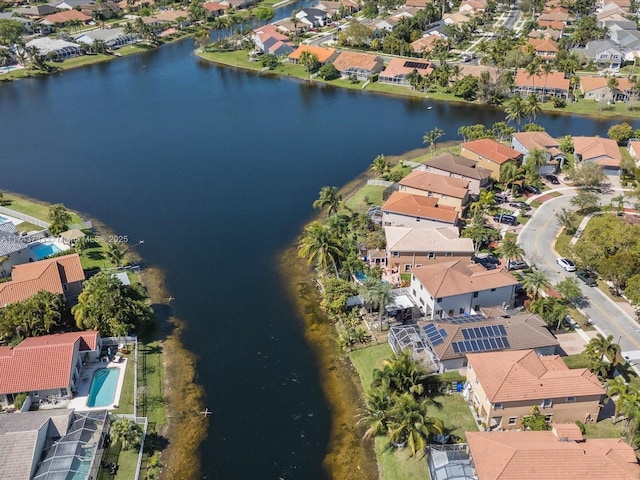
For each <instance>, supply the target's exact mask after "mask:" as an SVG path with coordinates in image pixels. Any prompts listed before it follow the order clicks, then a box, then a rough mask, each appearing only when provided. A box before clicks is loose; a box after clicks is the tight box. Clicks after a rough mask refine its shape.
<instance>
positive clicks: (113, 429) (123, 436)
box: [109, 418, 142, 450]
mask: <svg viewBox="0 0 640 480" xmlns="http://www.w3.org/2000/svg"><path fill="white" fill-rule="evenodd" d="M109 437H110V438H111V441H112V442H114V443H120V446H121V447H122V450H131V449H132V448H137V447H138V446H139V445H140V442H141V441H142V427H140V425H138V424H137V423H136V422H134V421H133V420H129V419H128V418H118V419H116V420H114V421H112V422H111V426H110V428H109Z"/></svg>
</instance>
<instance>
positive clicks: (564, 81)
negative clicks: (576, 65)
mask: <svg viewBox="0 0 640 480" xmlns="http://www.w3.org/2000/svg"><path fill="white" fill-rule="evenodd" d="M515 86H516V87H536V88H540V89H542V88H546V89H557V90H566V91H569V79H568V78H564V73H563V72H551V73H549V74H548V75H546V74H544V73H543V74H540V75H531V74H530V73H529V72H527V71H526V70H525V69H523V68H521V69H518V72H517V73H516V81H515Z"/></svg>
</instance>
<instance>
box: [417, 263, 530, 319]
mask: <svg viewBox="0 0 640 480" xmlns="http://www.w3.org/2000/svg"><path fill="white" fill-rule="evenodd" d="M517 284H518V280H516V278H515V277H514V276H513V275H511V273H509V272H508V271H507V270H506V269H503V268H496V269H494V270H487V269H486V268H485V267H483V266H482V265H481V264H479V263H471V260H470V259H468V260H467V259H465V260H452V261H450V262H442V263H436V264H433V265H424V266H422V267H415V268H413V269H411V293H412V296H413V299H414V300H415V302H416V304H417V305H419V306H420V308H422V309H423V311H424V313H425V315H426V316H427V317H428V318H431V319H436V318H445V317H453V316H458V315H465V314H474V313H477V312H479V311H480V308H481V307H493V306H496V305H498V306H511V305H513V299H514V296H515V288H516V285H517Z"/></svg>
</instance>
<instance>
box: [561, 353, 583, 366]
mask: <svg viewBox="0 0 640 480" xmlns="http://www.w3.org/2000/svg"><path fill="white" fill-rule="evenodd" d="M562 361H563V362H564V363H565V365H566V366H567V367H569V368H587V367H588V366H589V363H590V362H589V357H588V356H587V355H585V354H584V353H578V354H576V355H567V356H566V357H562Z"/></svg>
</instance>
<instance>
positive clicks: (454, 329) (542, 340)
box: [418, 309, 559, 361]
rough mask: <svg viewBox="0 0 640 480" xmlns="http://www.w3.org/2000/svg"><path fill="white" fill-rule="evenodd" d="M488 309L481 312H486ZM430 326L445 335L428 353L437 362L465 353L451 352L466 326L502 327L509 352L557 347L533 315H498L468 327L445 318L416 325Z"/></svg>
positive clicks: (541, 321) (544, 326)
mask: <svg viewBox="0 0 640 480" xmlns="http://www.w3.org/2000/svg"><path fill="white" fill-rule="evenodd" d="M486 310H489V309H482V311H483V312H484V311H486ZM427 323H434V324H435V325H436V327H437V328H438V329H443V330H444V331H445V332H446V333H447V336H446V337H444V341H443V342H442V343H439V344H438V345H433V346H432V350H433V352H434V353H435V354H436V355H437V357H438V358H439V359H440V360H441V361H444V360H452V359H455V358H462V357H464V356H466V355H468V354H466V353H458V352H456V351H454V349H453V342H463V341H465V340H467V339H466V338H465V337H464V334H463V333H462V330H463V329H465V328H470V327H486V326H489V325H502V326H503V327H504V329H505V330H506V332H507V335H506V336H507V339H508V340H509V346H510V348H509V349H510V350H524V349H531V348H545V347H553V346H557V345H559V343H558V340H556V338H555V337H554V336H553V335H552V334H551V333H550V332H549V330H548V328H547V324H546V323H545V322H544V320H542V319H541V318H540V317H538V316H537V315H515V316H513V317H510V318H503V317H502V316H488V317H487V318H486V319H485V320H479V321H475V322H473V323H469V324H457V323H450V322H449V319H448V318H446V317H445V318H442V319H439V320H437V321H433V322H418V325H420V326H424V325H426V324H427Z"/></svg>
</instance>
